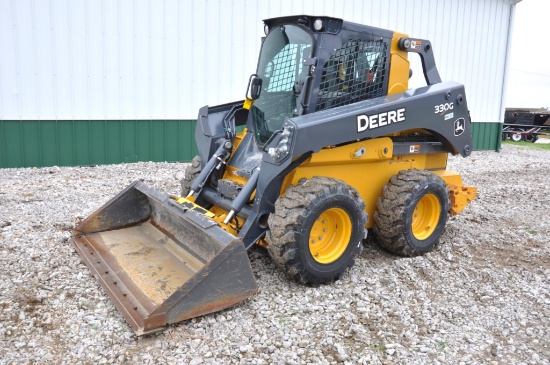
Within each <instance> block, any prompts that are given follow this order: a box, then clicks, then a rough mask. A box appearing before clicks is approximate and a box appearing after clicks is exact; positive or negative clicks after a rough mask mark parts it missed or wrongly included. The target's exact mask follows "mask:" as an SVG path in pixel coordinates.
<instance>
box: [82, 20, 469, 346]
mask: <svg viewBox="0 0 550 365" xmlns="http://www.w3.org/2000/svg"><path fill="white" fill-rule="evenodd" d="M264 23H265V32H266V37H265V39H264V40H263V42H262V48H261V52H260V57H259V61H258V66H257V70H256V73H255V74H253V75H252V76H251V77H250V79H249V82H248V89H247V92H246V99H245V100H244V101H237V102H233V103H229V104H224V105H219V106H214V107H208V106H205V107H203V108H201V109H200V111H199V115H198V118H197V126H196V131H195V141H196V143H197V147H198V150H199V155H198V156H197V157H195V158H194V159H193V161H192V163H191V165H190V166H189V167H188V168H187V170H186V171H185V178H184V179H183V180H182V194H181V197H172V196H169V195H167V194H165V193H162V192H159V191H157V190H155V189H152V188H151V187H148V186H147V185H146V184H144V183H142V182H139V181H137V182H135V183H133V184H131V185H130V186H128V187H127V188H126V189H124V190H123V191H122V192H120V193H119V194H118V195H117V196H115V197H114V198H113V199H111V200H110V201H109V202H107V203H106V204H105V205H104V206H102V207H101V208H99V209H98V210H97V211H96V212H94V213H93V214H92V215H91V216H89V217H88V218H86V219H85V220H84V221H82V222H81V223H80V224H78V225H77V227H76V228H75V229H74V232H73V236H72V242H73V244H74V246H75V247H76V250H77V252H78V253H79V254H80V256H81V257H82V258H83V260H84V262H85V263H86V265H87V266H88V267H89V268H90V269H91V270H92V271H93V272H94V274H95V276H96V278H97V279H98V281H99V282H100V284H101V285H102V287H103V288H104V290H105V291H106V292H107V294H108V295H109V296H110V298H111V300H112V301H113V302H114V304H115V305H116V307H117V308H118V309H119V310H120V312H121V313H122V314H123V315H124V317H125V318H126V320H127V321H128V323H129V324H130V326H131V327H132V328H133V329H134V331H135V332H136V333H137V334H138V335H141V334H146V333H151V332H154V331H158V330H162V329H163V328H164V326H166V325H167V324H170V323H176V322H179V321H182V320H185V319H188V318H192V317H196V316H200V315H204V314H207V313H211V312H215V311H218V310H221V309H224V308H227V307H229V306H232V305H234V304H236V303H238V302H240V301H242V300H244V299H245V298H247V297H249V296H251V295H253V294H254V293H255V292H256V291H257V284H256V282H255V279H254V274H253V272H252V268H251V266H250V262H249V260H248V256H247V249H249V248H250V247H252V246H253V245H254V244H259V245H261V246H263V247H266V248H267V250H268V252H269V254H270V256H271V257H272V258H273V260H274V262H275V263H276V264H277V266H279V267H280V268H281V269H282V270H283V271H284V272H285V273H286V274H287V275H288V276H289V277H290V278H292V279H294V280H296V281H298V282H300V283H303V284H305V285H319V284H327V283H330V282H332V281H334V280H337V279H338V278H339V277H340V276H341V275H342V274H343V273H344V272H345V271H346V270H347V269H348V268H349V267H351V266H352V265H353V264H354V260H355V259H356V257H357V255H358V254H359V253H360V252H361V250H362V241H363V240H364V239H365V238H366V235H367V232H368V229H372V231H373V233H374V234H375V235H376V237H377V240H378V242H379V243H380V245H381V246H382V247H383V248H385V249H387V250H389V251H392V252H394V253H397V254H400V255H406V256H413V255H420V254H423V253H425V252H428V251H430V250H431V249H432V248H433V247H434V246H435V244H436V243H437V241H438V240H439V237H440V236H441V235H442V233H443V230H444V227H445V225H446V223H447V219H448V216H449V215H451V216H452V215H456V214H458V213H459V212H460V211H462V210H463V209H464V208H465V207H466V205H467V204H468V203H469V202H470V201H471V200H472V199H474V197H475V196H476V189H475V188H473V187H468V186H465V185H463V183H462V179H461V176H460V175H459V174H457V173H455V172H453V171H450V170H447V157H448V155H449V153H451V154H453V155H458V154H460V155H461V156H463V157H467V156H469V155H470V153H471V149H472V147H471V146H472V135H471V126H470V124H471V121H470V116H469V112H468V107H467V103H466V94H465V90H464V86H463V85H461V84H458V83H455V82H442V81H441V79H440V76H439V73H438V71H437V68H436V65H435V60H434V56H433V49H432V46H431V43H430V42H429V41H427V40H425V39H417V38H411V37H409V36H407V35H405V34H402V33H397V32H393V31H389V30H384V29H379V28H374V27H370V26H366V25H361V24H355V23H350V22H346V21H343V20H341V19H337V18H332V17H317V16H307V15H300V16H288V17H280V18H273V19H267V20H265V21H264ZM410 53H414V54H417V55H419V56H420V60H421V62H422V67H423V73H424V77H425V79H426V83H427V85H426V86H425V87H420V88H416V89H409V88H408V80H409V77H410V69H409V61H408V55H409V54H410Z"/></svg>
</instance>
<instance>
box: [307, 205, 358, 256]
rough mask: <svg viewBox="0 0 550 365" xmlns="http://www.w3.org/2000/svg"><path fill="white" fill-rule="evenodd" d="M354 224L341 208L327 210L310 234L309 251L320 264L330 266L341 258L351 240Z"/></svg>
mask: <svg viewBox="0 0 550 365" xmlns="http://www.w3.org/2000/svg"><path fill="white" fill-rule="evenodd" d="M351 230H352V224H351V219H350V217H349V215H348V214H347V213H346V211H345V210H343V209H341V208H331V209H328V210H325V211H324V212H323V213H322V214H321V215H320V216H319V217H318V218H317V220H316V221H315V223H314V224H313V227H311V231H310V233H309V251H310V252H311V255H312V256H313V258H314V259H315V261H317V262H318V263H320V264H330V263H332V262H334V261H336V260H338V259H339V258H340V256H342V254H343V253H344V251H345V250H346V248H347V247H348V244H349V241H350V240H351Z"/></svg>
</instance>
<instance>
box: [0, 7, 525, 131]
mask: <svg viewBox="0 0 550 365" xmlns="http://www.w3.org/2000/svg"><path fill="white" fill-rule="evenodd" d="M517 2H518V0H340V1H337V0H282V1H257V0H232V1H229V0H181V1H177V0H135V1H134V0H0V55H1V56H0V120H3V121H6V120H12V121H14V120H20V121H21V120H41V121H43V120H89V119H95V120H102V119H105V120H125V119H162V120H166V119H196V115H197V111H198V108H199V107H200V106H203V105H206V104H208V105H216V104H219V103H224V102H229V101H234V100H240V99H242V98H243V97H244V93H245V89H246V84H247V81H248V77H249V75H250V74H252V73H254V72H255V68H256V62H257V57H258V52H259V48H260V38H261V37H262V36H263V35H264V34H263V23H262V19H265V18H271V17H277V16H281V15H291V14H313V15H317V14H318V15H327V16H333V17H339V18H343V19H345V20H348V21H353V22H357V23H364V24H369V25H373V26H377V27H381V28H388V29H392V30H397V31H401V32H404V33H408V34H410V35H411V36H413V37H419V38H426V39H429V40H431V42H432V45H433V49H434V53H435V57H436V61H437V65H438V69H439V72H440V74H441V77H442V79H443V80H453V81H457V82H460V83H463V84H465V85H466V92H467V100H468V106H469V108H470V110H471V115H472V120H473V121H474V122H479V123H498V122H500V121H501V120H502V118H503V110H504V100H505V98H504V96H505V85H506V75H507V62H508V59H509V55H508V52H509V45H510V39H511V35H510V33H511V30H512V23H513V14H514V8H515V4H516V3H517ZM413 57H414V55H411V58H413ZM413 71H414V75H413V80H412V83H411V86H420V85H422V84H423V83H424V80H423V76H422V72H421V69H420V68H419V62H418V63H415V67H414V68H413Z"/></svg>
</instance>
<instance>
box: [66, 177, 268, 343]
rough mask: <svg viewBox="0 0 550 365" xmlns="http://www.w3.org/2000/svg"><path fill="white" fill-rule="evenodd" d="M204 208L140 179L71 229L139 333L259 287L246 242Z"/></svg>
mask: <svg viewBox="0 0 550 365" xmlns="http://www.w3.org/2000/svg"><path fill="white" fill-rule="evenodd" d="M199 211H200V209H199V210H189V209H188V207H187V205H181V204H179V203H177V202H176V201H174V200H173V199H171V198H170V197H169V196H168V195H167V194H165V193H161V192H158V191H156V190H154V189H152V188H150V187H148V186H147V185H145V184H144V183H142V182H139V181H137V182H134V183H133V184H131V185H130V186H128V187H127V188H126V189H124V190H123V191H122V192H120V193H119V194H118V195H117V196H115V197H114V198H113V199H111V200H110V201H109V202H107V203H106V204H105V205H104V206H103V207H101V208H99V209H98V210H97V211H96V212H94V213H93V214H92V215H90V216H89V217H88V218H86V219H85V220H84V221H82V222H81V223H80V224H79V225H78V226H77V227H76V228H75V230H74V231H73V237H72V243H73V245H74V247H75V249H76V251H77V252H78V254H79V255H80V256H81V257H82V259H83V260H84V262H85V263H86V265H87V266H88V268H89V269H90V270H91V271H92V272H93V273H94V276H95V277H96V279H97V280H98V281H99V283H100V284H101V286H102V287H103V289H104V290H105V292H106V293H107V294H108V295H109V297H110V298H111V300H112V301H113V303H114V304H115V306H116V307H117V308H118V310H119V311H120V312H121V313H122V315H123V316H124V318H126V320H127V321H128V323H129V324H130V326H131V327H132V329H133V330H134V331H135V332H136V334H137V335H143V334H148V333H152V332H156V331H159V330H162V329H163V327H164V326H165V325H167V324H170V323H176V322H179V321H182V320H185V319H189V318H193V317H197V316H200V315H204V314H207V313H212V312H216V311H219V310H221V309H224V308H227V307H230V306H232V305H234V304H236V303H239V302H240V301H242V300H244V299H246V298H248V297H249V296H251V295H253V294H254V293H256V291H257V289H258V288H257V284H256V281H255V280H254V274H253V272H252V268H251V267H250V262H249V260H248V255H247V253H246V250H245V248H244V244H243V243H242V241H241V240H240V239H238V238H237V237H235V236H233V235H231V234H230V233H228V232H226V231H224V230H223V229H222V228H220V226H219V225H218V224H217V223H216V222H214V221H213V220H211V219H210V218H208V217H206V216H205V215H203V214H201V213H200V212H199Z"/></svg>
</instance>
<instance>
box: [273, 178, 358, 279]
mask: <svg viewBox="0 0 550 365" xmlns="http://www.w3.org/2000/svg"><path fill="white" fill-rule="evenodd" d="M367 220H368V216H367V213H366V212H365V203H364V201H363V199H361V197H360V196H359V193H358V192H357V191H356V190H355V189H354V188H352V187H351V186H349V185H347V184H346V183H344V182H343V181H340V180H336V179H331V178H327V177H313V178H311V179H309V180H306V179H303V180H301V181H300V182H299V183H298V185H296V186H291V187H289V188H288V189H287V190H286V192H285V194H284V196H281V197H279V199H278V200H277V202H276V203H275V213H273V214H271V215H270V217H269V220H268V223H269V227H270V231H268V233H267V240H268V243H269V249H268V252H269V254H270V256H271V257H272V259H273V260H274V262H275V263H276V264H277V266H279V267H280V268H281V269H282V270H283V271H284V272H285V273H286V274H287V275H288V276H289V277H290V278H292V279H294V280H296V281H298V282H300V283H302V284H305V285H313V286H316V285H319V284H327V283H330V282H332V281H334V280H337V279H338V278H339V277H340V276H341V275H342V273H343V272H344V271H346V269H347V268H348V267H351V266H353V265H354V263H355V258H356V256H357V255H358V254H359V253H360V252H361V250H362V249H363V245H362V241H363V239H365V238H366V236H367V230H366V228H365V224H366V223H367Z"/></svg>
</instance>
